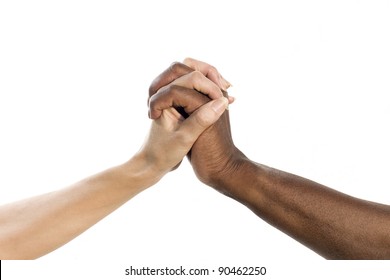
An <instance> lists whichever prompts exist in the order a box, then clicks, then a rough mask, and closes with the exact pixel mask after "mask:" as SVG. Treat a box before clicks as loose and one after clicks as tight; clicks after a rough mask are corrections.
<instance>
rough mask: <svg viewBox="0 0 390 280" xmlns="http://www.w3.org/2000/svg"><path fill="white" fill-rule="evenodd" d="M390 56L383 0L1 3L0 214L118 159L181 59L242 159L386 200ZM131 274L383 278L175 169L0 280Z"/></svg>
mask: <svg viewBox="0 0 390 280" xmlns="http://www.w3.org/2000/svg"><path fill="white" fill-rule="evenodd" d="M389 50H390V3H389V1H358V0H356V1H204V0H202V1H200V0H198V1H191V2H190V1H138V2H136V1H80V0H78V1H1V2H0V133H1V134H0V203H8V202H12V201H15V200H19V199H22V198H26V197H30V196H33V195H38V194H41V193H45V192H50V191H53V190H56V189H59V188H62V187H65V186H67V185H70V184H72V183H74V182H76V181H78V180H80V179H82V178H85V177H87V176H89V175H92V174H94V173H96V172H99V171H101V170H104V169H106V168H108V167H111V166H113V165H116V164H119V163H122V162H124V161H126V160H127V159H128V158H129V157H131V155H132V154H134V153H135V152H136V151H137V150H138V149H139V147H140V146H141V144H142V142H143V140H144V137H145V135H146V133H147V131H148V127H149V124H150V121H149V119H148V117H147V106H146V98H147V89H148V86H149V84H150V82H151V81H152V80H153V79H154V77H156V76H157V75H158V74H159V73H160V72H162V71H163V70H164V69H165V68H167V67H168V66H169V64H170V63H171V62H173V61H181V60H183V59H184V58H185V57H187V56H190V57H194V58H197V59H200V60H203V61H206V62H209V63H211V64H213V65H215V66H216V67H217V68H218V69H219V70H220V72H221V73H222V74H223V75H224V76H225V77H226V78H227V79H228V80H229V81H230V82H231V83H232V84H233V85H234V87H233V88H232V89H231V90H230V94H231V95H233V96H235V97H236V98H237V101H236V102H235V104H233V105H232V106H231V109H230V116H231V122H232V131H233V135H234V141H235V143H236V145H237V146H238V147H239V148H240V149H241V150H242V151H243V152H244V153H245V154H246V155H247V156H248V157H250V158H251V159H252V160H255V161H257V162H260V163H263V164H266V165H270V166H272V167H275V168H278V169H282V170H285V171H289V172H292V173H296V174H299V175H301V176H304V177H307V178H310V179H312V180H315V181H317V182H320V183H322V184H325V185H327V186H330V187H332V188H335V189H337V190H339V191H342V192H345V193H348V194H350V195H353V196H356V197H359V198H364V199H367V200H373V201H377V202H381V203H385V204H389V203H390V196H389V190H388V189H389V184H390V183H389V177H388V174H389V171H388V168H389V166H390V165H389V158H390V147H389V143H390V132H389V128H388V127H389V121H390V101H389V97H388V96H389V94H390V83H389V77H390V52H389ZM104 262H107V263H106V264H104ZM130 265H133V266H136V267H142V266H160V267H165V266H170V267H176V266H180V265H184V266H186V267H188V268H191V267H200V268H202V267H206V268H210V269H217V268H218V267H219V266H229V265H230V266H232V265H236V266H238V265H241V266H266V267H267V269H268V274H267V278H268V279H279V278H282V277H284V278H285V277H287V276H291V275H294V277H303V278H304V277H305V276H307V277H309V276H310V275H313V274H316V275H317V276H316V277H317V278H318V277H320V278H321V277H324V278H325V277H328V276H329V275H332V276H339V275H345V276H353V277H354V278H357V277H358V278H359V277H362V278H366V277H368V276H370V277H372V276H373V275H375V276H376V278H377V279H381V276H382V277H383V279H384V278H386V277H385V275H387V276H388V274H389V273H390V271H389V268H388V267H389V263H388V262H341V263H340V262H326V261H324V260H323V259H322V258H321V257H319V256H318V255H317V254H315V253H313V252H312V251H310V250H309V249H307V248H305V247H304V246H302V245H300V244H299V243H297V242H296V241H294V240H293V239H291V238H290V237H288V236H286V235H285V234H283V233H281V232H279V231H278V230H276V229H274V228H272V227H271V226H269V225H268V224H267V223H265V222H263V221H262V220H261V219H259V218H258V217H257V216H255V215H254V214H253V213H252V212H251V211H249V210H248V209H246V208H245V207H244V206H242V205H240V204H239V203H237V202H235V201H233V200H231V199H229V198H227V197H224V196H222V195H220V194H219V193H217V192H215V191H214V190H212V189H210V188H209V187H207V186H205V185H203V184H202V183H200V182H199V181H197V179H196V177H195V175H193V173H192V170H191V167H190V165H189V164H188V162H187V161H186V160H184V162H183V163H182V165H181V167H180V169H179V170H177V171H175V172H173V173H171V174H169V175H168V176H166V177H165V178H163V180H161V181H160V182H159V183H158V184H157V185H156V186H154V187H152V188H150V189H149V190H147V191H145V192H144V193H141V194H140V195H138V196H137V197H135V198H134V199H132V200H131V201H129V202H128V203H127V204H126V205H125V206H123V207H122V208H121V209H119V210H118V211H117V212H115V213H113V214H112V215H110V216H109V217H108V218H106V219H105V220H103V221H102V222H100V223H99V224H98V225H96V226H94V227H93V228H91V229H90V230H88V231H87V232H86V233H84V234H82V235H81V236H80V237H78V238H76V239H75V240H73V241H71V242H70V243H69V244H67V245H66V246H64V247H62V248H60V249H58V250H57V251H55V252H53V253H51V254H49V255H47V256H45V257H43V258H41V259H39V260H38V261H34V262H6V263H3V277H4V276H6V278H3V279H7V280H8V279H27V276H28V277H30V278H29V279H53V278H56V279H70V278H73V279H82V278H85V279H128V277H126V276H124V269H125V268H128V267H129V266H130ZM373 273H374V274H373ZM375 273H377V275H376V274H375ZM24 277H25V278H24ZM160 278H161V279H163V277H160ZM213 278H214V279H216V278H218V277H217V276H215V277H213ZM182 279H183V278H182ZM205 279H207V277H205ZM210 279H211V278H210ZM232 279H233V278H232ZM238 279H241V278H239V277H238ZM359 279H360V278H359Z"/></svg>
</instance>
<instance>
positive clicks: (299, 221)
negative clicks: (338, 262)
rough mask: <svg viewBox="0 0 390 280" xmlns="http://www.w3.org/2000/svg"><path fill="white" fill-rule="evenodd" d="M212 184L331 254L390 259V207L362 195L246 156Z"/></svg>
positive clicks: (340, 257) (347, 256)
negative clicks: (341, 190) (366, 198)
mask: <svg viewBox="0 0 390 280" xmlns="http://www.w3.org/2000/svg"><path fill="white" fill-rule="evenodd" d="M232 168H233V170H231V171H232V172H234V175H232V176H229V177H228V178H220V179H219V180H216V181H214V182H213V183H212V185H213V186H214V187H215V188H216V189H218V190H220V191H223V192H224V193H225V194H227V195H229V196H231V197H232V198H234V199H236V200H238V201H240V202H241V203H243V204H244V205H246V206H247V207H249V208H250V209H251V210H252V211H253V212H254V213H256V214H257V215H258V216H259V217H261V218H262V219H264V220H265V221H267V222H268V223H270V224H271V225H273V226H275V227H276V228H278V229H280V230H281V231H283V232H285V233H286V234H288V235H290V236H291V237H293V238H294V239H296V240H298V241H299V242H301V243H303V244H304V245H306V246H307V247H309V248H311V249H312V250H314V251H315V252H317V253H318V254H320V255H322V256H323V257H325V258H329V259H390V206H388V205H382V204H378V203H374V202H369V201H365V200H361V199H357V198H354V197H351V196H348V195H346V194H343V193H341V192H338V191H336V190H333V189H330V188H328V187H325V186H322V185H320V184H318V183H315V182H313V181H310V180H308V179H305V178H302V177H299V176H296V175H293V174H289V173H287V172H283V171H280V170H276V169H273V168H269V167H267V166H264V165H260V164H257V163H254V162H252V161H250V160H248V159H246V158H245V157H241V159H240V160H239V161H238V162H237V164H236V165H235V166H233V167H232Z"/></svg>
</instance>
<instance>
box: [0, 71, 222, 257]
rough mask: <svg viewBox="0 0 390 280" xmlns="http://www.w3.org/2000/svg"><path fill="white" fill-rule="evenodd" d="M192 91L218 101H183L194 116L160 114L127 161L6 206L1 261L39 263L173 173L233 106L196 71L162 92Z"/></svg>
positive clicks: (0, 213) (0, 211)
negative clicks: (43, 257)
mask: <svg viewBox="0 0 390 280" xmlns="http://www.w3.org/2000/svg"><path fill="white" fill-rule="evenodd" d="M210 85H211V87H209V86H210ZM193 88H197V89H198V90H201V91H202V92H207V95H208V96H210V97H212V98H213V99H214V100H213V101H211V102H209V101H210V100H211V99H209V98H207V100H206V102H203V103H198V105H196V104H195V103H194V102H192V103H191V104H187V103H186V101H183V102H182V103H181V105H182V106H184V107H186V108H187V111H188V113H191V117H190V118H187V119H184V118H183V117H182V116H181V115H180V114H179V113H178V112H177V111H176V110H175V109H174V108H167V109H164V110H160V117H159V118H158V119H157V120H154V121H152V124H151V128H150V132H149V135H148V136H147V138H146V141H145V143H144V144H143V146H142V147H141V149H140V150H139V152H138V153H137V154H135V155H134V156H133V157H132V158H131V159H130V160H128V161H127V162H125V163H123V164H120V165H118V166H115V167H112V168H110V169H108V170H105V171H103V172H101V173H99V174H96V175H93V176H91V177H89V178H86V179H84V180H82V181H80V182H78V183H75V184H74V185H72V186H69V187H67V188H64V189H60V190H58V191H54V192H51V193H47V194H43V195H40V196H36V197H32V198H29V199H26V200H22V201H19V202H14V203H10V204H7V205H3V206H1V207H0V259H3V260H4V259H35V258H38V257H40V256H42V255H45V254H47V253H49V252H51V251H53V250H55V249H57V248H58V247H60V246H62V245H64V244H65V243H67V242H69V241H70V240H72V239H73V238H75V237H76V236H78V235H79V234H81V233H82V232H84V231H85V230H87V229H88V228H90V227H91V226H93V225H94V224H96V223H97V222H98V221H100V220H101V219H103V218H104V217H106V216H107V215H109V214H110V213H111V212H113V211H114V210H116V209H117V208H119V207H120V206H121V205H123V204H124V203H125V202H127V201H128V200H129V199H131V198H132V197H134V196H135V195H136V194H138V193H140V192H141V191H143V190H145V189H147V188H148V187H150V186H152V185H154V184H155V183H156V182H158V181H159V180H160V179H161V178H162V177H163V176H164V175H165V174H166V173H167V172H169V171H170V170H172V169H174V167H175V166H176V165H177V164H178V163H179V162H180V161H181V160H182V158H183V157H184V156H185V155H186V154H187V153H188V151H189V150H190V148H191V146H192V145H193V143H194V142H195V140H196V139H197V137H198V136H199V135H200V134H201V133H202V132H203V131H204V130H205V129H206V128H207V127H208V126H210V125H211V124H212V123H214V122H215V121H216V120H217V119H218V118H219V117H220V115H221V114H222V113H223V111H224V110H225V109H226V107H227V105H228V100H227V99H226V98H224V97H222V93H221V91H220V90H219V88H218V87H216V86H214V83H211V82H209V81H208V79H207V78H205V77H199V76H198V77H197V78H196V79H195V78H194V75H193V74H192V73H190V74H188V75H184V76H182V78H181V79H178V80H175V81H173V82H172V83H171V84H170V85H168V86H167V87H165V89H164V90H162V91H161V92H160V93H161V94H163V93H165V94H169V93H170V92H176V93H179V94H184V93H191V94H192V95H196V94H198V92H197V91H195V90H194V89H193ZM206 103H207V104H206ZM201 105H203V106H201Z"/></svg>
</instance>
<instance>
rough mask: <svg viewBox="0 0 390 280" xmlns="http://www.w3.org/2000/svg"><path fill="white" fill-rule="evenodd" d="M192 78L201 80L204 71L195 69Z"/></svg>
mask: <svg viewBox="0 0 390 280" xmlns="http://www.w3.org/2000/svg"><path fill="white" fill-rule="evenodd" d="M191 78H192V79H193V80H194V81H195V82H197V81H201V80H202V79H204V75H203V74H202V72H200V71H197V70H196V71H194V72H192V73H191Z"/></svg>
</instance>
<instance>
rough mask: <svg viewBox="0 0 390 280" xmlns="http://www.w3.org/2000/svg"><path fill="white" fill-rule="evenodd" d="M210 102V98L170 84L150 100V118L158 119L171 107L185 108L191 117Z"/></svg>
mask: <svg viewBox="0 0 390 280" xmlns="http://www.w3.org/2000/svg"><path fill="white" fill-rule="evenodd" d="M209 101H210V98H208V97H207V96H205V95H203V94H202V93H199V92H198V91H196V90H194V89H189V88H184V87H181V86H178V85H173V84H170V85H168V86H165V87H163V88H161V89H160V90H159V91H158V92H157V94H155V95H153V96H152V97H151V98H150V100H149V117H150V118H151V119H158V118H159V117H160V116H161V113H162V111H163V110H164V109H168V108H171V107H175V108H179V107H181V108H183V109H184V111H185V112H186V113H187V114H188V115H190V114H192V113H193V112H194V111H195V110H197V109H198V108H199V107H200V106H202V105H204V104H206V103H207V102H209Z"/></svg>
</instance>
